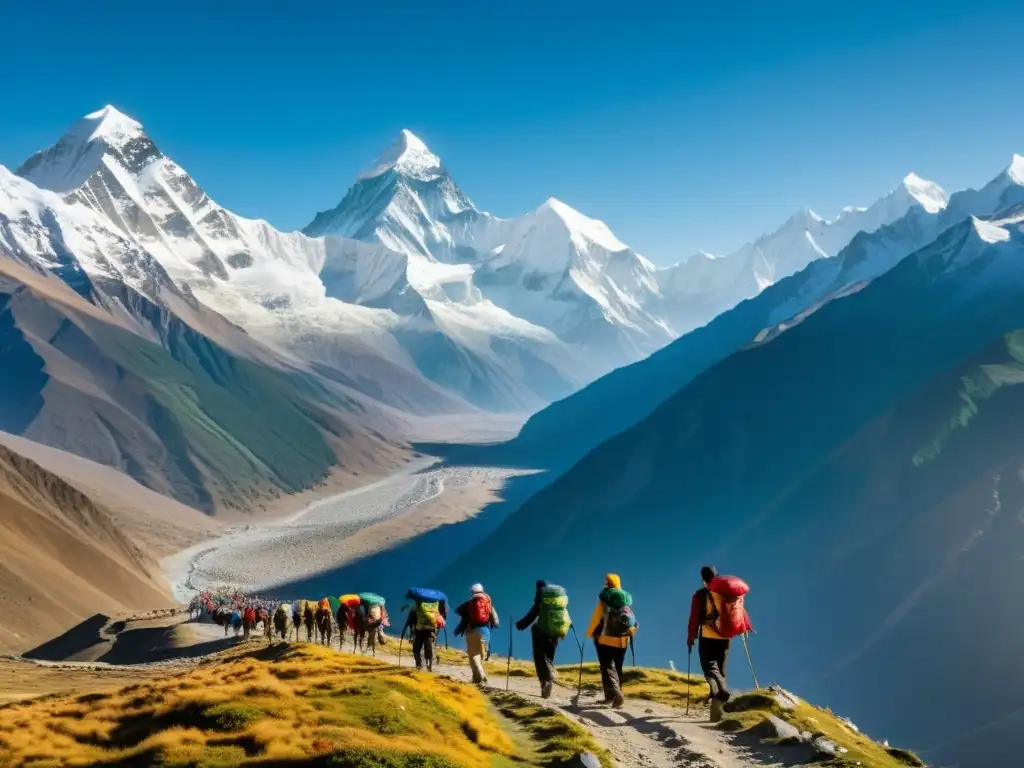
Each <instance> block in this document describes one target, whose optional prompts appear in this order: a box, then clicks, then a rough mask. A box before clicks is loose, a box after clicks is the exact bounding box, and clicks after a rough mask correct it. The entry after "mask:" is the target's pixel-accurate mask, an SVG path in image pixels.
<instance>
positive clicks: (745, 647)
mask: <svg viewBox="0 0 1024 768" xmlns="http://www.w3.org/2000/svg"><path fill="white" fill-rule="evenodd" d="M740 639H741V640H743V650H744V651H746V653H747V664H749V665H750V676H751V677H752V678H754V690H757V691H759V690H761V686H760V685H758V684H757V672H755V671H754V660H753V659H752V658H751V657H750V646H749V645H747V633H746V632H744V633H743V634H742V635H740Z"/></svg>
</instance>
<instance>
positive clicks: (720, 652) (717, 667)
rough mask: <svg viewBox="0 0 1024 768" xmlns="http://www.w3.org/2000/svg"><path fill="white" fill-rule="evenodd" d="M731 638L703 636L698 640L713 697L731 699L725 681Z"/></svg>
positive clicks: (703, 668)
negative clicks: (722, 638)
mask: <svg viewBox="0 0 1024 768" xmlns="http://www.w3.org/2000/svg"><path fill="white" fill-rule="evenodd" d="M731 642H732V641H730V640H719V639H717V638H712V637H702V638H700V640H699V641H698V642H697V653H698V655H699V656H700V668H701V670H702V671H703V672H704V677H705V679H706V680H707V681H708V686H710V688H711V698H713V699H718V700H719V701H728V700H729V687H728V686H727V685H726V682H725V662H726V661H727V660H728V659H729V644H730V643H731Z"/></svg>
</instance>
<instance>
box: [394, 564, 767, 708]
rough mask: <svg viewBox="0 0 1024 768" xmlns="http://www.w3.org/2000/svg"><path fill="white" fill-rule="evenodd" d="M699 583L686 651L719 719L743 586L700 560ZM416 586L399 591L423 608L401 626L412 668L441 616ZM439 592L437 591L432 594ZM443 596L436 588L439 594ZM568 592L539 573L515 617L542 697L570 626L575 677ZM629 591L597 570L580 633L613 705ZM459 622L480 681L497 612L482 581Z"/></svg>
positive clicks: (626, 644) (746, 620)
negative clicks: (696, 662) (526, 637)
mask: <svg viewBox="0 0 1024 768" xmlns="http://www.w3.org/2000/svg"><path fill="white" fill-rule="evenodd" d="M700 576H701V581H702V583H703V586H702V587H701V588H700V589H698V590H697V591H696V592H694V594H693V597H692V599H691V601H690V617H689V622H688V626H687V638H686V644H687V653H688V654H690V653H692V651H693V646H694V644H696V645H697V651H698V657H699V659H700V666H701V670H702V672H703V674H704V678H705V680H707V683H708V688H709V693H710V704H711V720H712V721H713V722H717V721H719V720H721V718H722V713H723V705H724V704H725V703H726V702H727V701H728V700H729V698H730V693H729V688H728V685H727V683H726V677H725V674H726V661H727V660H728V657H729V647H730V645H731V643H732V639H733V638H735V637H741V636H743V635H745V634H746V633H747V632H750V631H752V629H753V627H752V625H751V622H750V617H749V616H748V614H747V612H746V609H745V607H744V604H743V598H744V595H745V594H746V593H747V592H748V591H749V588H748V587H747V585H746V583H745V582H743V580H741V579H739V578H736V577H735V576H719V575H718V573H717V572H716V571H715V569H714V568H713V567H712V566H704V567H703V568H702V569H701V572H700ZM422 593H423V591H420V592H419V593H417V592H416V591H415V590H410V593H409V595H407V597H411V598H413V599H414V600H416V602H417V605H420V604H422V603H424V602H427V603H428V604H429V609H428V610H427V611H426V612H425V613H424V614H423V615H422V620H421V618H420V616H421V612H420V611H419V610H417V611H415V612H413V613H410V616H409V621H408V622H407V625H406V626H407V627H408V628H410V629H412V631H413V638H414V640H413V654H414V656H415V659H416V666H417V668H420V667H422V664H423V660H422V659H421V650H423V651H424V653H425V659H426V665H427V669H428V670H429V669H430V668H431V664H432V658H433V643H434V641H435V640H436V629H437V626H438V622H437V621H436V616H440V617H441V618H440V626H443V621H444V616H445V613H444V600H441V601H440V603H435V602H432V601H425V600H422V599H420V598H421V597H422ZM436 595H441V593H435V595H434V596H435V597H436ZM442 597H443V595H442ZM568 606H569V598H568V595H567V594H566V591H565V589H564V588H562V587H560V586H558V585H556V584H549V583H548V582H546V581H543V580H540V581H537V583H536V589H535V591H534V596H533V605H532V606H531V607H530V610H529V611H528V612H527V613H526V615H525V616H523V618H521V619H520V620H519V621H517V622H516V623H515V626H516V629H518V630H519V631H520V632H523V631H525V630H526V629H529V630H530V634H531V639H532V650H533V661H534V668H535V669H536V674H537V680H538V682H539V683H540V694H541V697H542V698H545V699H546V698H549V697H550V696H551V693H552V690H553V688H554V685H555V683H556V681H557V674H558V673H557V671H556V669H555V654H556V652H557V650H558V645H559V643H560V642H561V641H562V640H564V639H565V638H566V637H567V636H568V634H569V633H570V632H572V633H573V636H574V638H575V639H576V643H577V645H578V648H579V651H580V681H581V682H582V663H583V653H584V646H583V644H582V643H581V642H580V640H579V638H578V637H577V636H576V630H575V627H574V626H573V622H572V618H571V617H570V616H569V609H568ZM632 606H633V597H632V595H630V593H629V592H627V591H626V590H624V589H623V588H622V579H621V578H620V577H619V575H618V574H615V573H609V574H607V575H606V576H605V579H604V586H603V588H602V589H601V591H600V593H599V594H598V596H597V605H596V606H595V607H594V611H593V613H592V614H591V617H590V623H589V625H588V626H587V631H586V638H588V639H590V640H593V642H594V645H595V648H596V651H597V660H598V667H599V668H600V673H601V687H602V689H603V693H604V702H605V704H609V705H611V706H612V707H613V708H616V709H618V708H621V707H622V706H623V704H624V702H625V697H624V696H623V693H622V681H623V671H622V670H623V665H624V664H625V660H626V651H627V650H628V649H630V648H632V645H633V638H634V637H635V635H636V633H637V631H638V630H639V629H640V624H639V622H638V621H637V619H636V616H635V614H634V613H633V607H632ZM455 613H456V615H457V616H458V617H459V624H458V626H457V627H456V629H455V634H456V635H464V636H465V639H466V653H467V655H468V656H469V666H470V669H471V671H472V675H473V682H474V683H477V684H479V685H485V684H487V670H486V667H485V661H486V660H487V658H488V657H489V656H490V645H491V632H492V630H495V629H497V628H498V627H499V619H498V612H497V610H496V609H495V607H494V605H493V603H492V601H491V598H490V597H489V596H488V595H487V593H486V592H485V591H484V588H483V585H481V584H474V585H473V586H472V587H470V598H469V600H467V601H466V602H464V603H462V604H461V605H460V606H459V607H458V608H456V609H455Z"/></svg>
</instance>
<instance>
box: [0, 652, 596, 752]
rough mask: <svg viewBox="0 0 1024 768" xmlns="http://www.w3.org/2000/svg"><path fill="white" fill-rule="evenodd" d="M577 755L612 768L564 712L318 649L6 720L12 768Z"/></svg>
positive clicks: (36, 707) (25, 710)
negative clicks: (494, 697)
mask: <svg viewBox="0 0 1024 768" xmlns="http://www.w3.org/2000/svg"><path fill="white" fill-rule="evenodd" d="M499 710H501V712H504V714H501V713H500V712H499ZM575 750H582V751H588V750H592V751H595V752H596V753H597V754H599V755H600V756H601V757H602V758H603V764H604V765H607V766H609V768H610V765H611V763H610V760H609V759H608V758H607V756H606V755H605V754H604V752H603V750H601V749H600V748H599V747H598V746H597V745H596V744H594V742H593V741H592V740H591V739H590V738H589V735H588V734H587V733H586V732H585V731H583V730H582V729H581V728H579V727H578V726H574V725H573V724H571V723H569V722H568V721H566V720H564V718H562V717H561V716H559V715H556V714H554V713H552V712H549V711H545V710H542V709H541V708H538V707H531V706H529V705H527V704H526V703H525V702H522V701H517V700H513V699H511V698H504V697H503V698H501V699H499V700H498V702H497V704H496V705H495V704H492V703H491V701H489V700H488V698H487V697H486V696H485V695H484V694H483V693H482V692H480V691H479V690H478V689H476V688H475V687H473V686H469V685H465V684H462V683H458V682H454V681H452V680H449V679H445V678H442V677H438V676H434V675H429V674H422V673H419V672H415V671H412V670H410V669H399V668H397V667H393V666H389V665H386V664H383V663H381V662H377V661H374V660H372V659H368V658H365V657H357V656H351V655H344V654H339V653H336V652H334V651H330V650H327V649H324V648H321V647H318V646H315V645H304V646H298V647H289V646H287V645H280V646H275V647H272V648H265V647H261V648H259V649H258V650H253V649H252V648H251V647H250V648H249V649H248V650H241V651H233V652H227V653H225V654H224V655H222V656H221V657H220V658H218V659H216V660H213V661H208V662H205V663H203V664H201V665H200V666H199V667H198V668H196V669H195V670H194V671H191V672H187V673H183V674H177V675H172V676H169V677H165V678H158V679H156V680H153V681H149V682H144V683H139V684H137V685H133V686H130V687H128V688H125V689H122V690H120V691H116V692H112V693H108V692H105V693H95V694H90V693H85V694H81V695H77V696H69V697H63V696H61V697H49V698H46V699H42V700H36V701H30V702H24V703H15V704H10V705H7V706H5V707H0V763H2V764H3V765H10V766H12V767H13V766H29V765H31V766H37V767H39V768H42V766H70V765H108V766H166V767H169V766H196V765H204V766H224V767H225V768H227V767H228V766H240V765H260V766H282V767H283V766H297V765H311V766H313V765H335V766H349V767H350V768H356V767H359V768H363V767H364V766H365V768H369V767H370V766H375V767H376V766H383V767H386V768H455V767H457V766H461V767H463V768H494V767H495V766H512V765H521V766H524V768H527V767H528V766H546V765H555V764H556V763H557V762H558V761H559V760H560V759H566V758H568V757H571V756H572V754H575Z"/></svg>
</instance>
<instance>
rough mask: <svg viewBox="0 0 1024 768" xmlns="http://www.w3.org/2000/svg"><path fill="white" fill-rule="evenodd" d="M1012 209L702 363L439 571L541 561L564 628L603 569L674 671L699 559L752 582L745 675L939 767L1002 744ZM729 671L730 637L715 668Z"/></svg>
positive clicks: (1010, 615) (647, 641)
mask: <svg viewBox="0 0 1024 768" xmlns="http://www.w3.org/2000/svg"><path fill="white" fill-rule="evenodd" d="M971 227H975V225H973V224H972V225H971ZM1015 227H1016V224H1014V225H1011V226H1010V227H1007V230H1006V231H1004V235H1005V234H1007V233H1009V237H1008V238H1006V239H1000V238H1003V237H1004V235H994V234H993V233H991V232H989V231H988V230H986V229H985V228H984V227H981V228H980V229H972V228H969V227H967V226H963V227H957V228H954V229H952V230H950V231H949V232H947V233H946V234H945V235H943V237H941V238H940V239H939V240H938V241H936V243H935V244H934V245H933V246H930V247H929V248H928V249H925V250H924V251H921V252H920V253H918V254H915V255H914V256H912V257H910V258H908V259H906V260H904V261H903V262H902V263H901V264H900V265H899V266H898V267H896V268H895V269H894V270H892V271H891V272H889V273H888V274H886V275H885V276H884V277H883V278H879V279H878V280H876V281H875V282H874V283H872V284H870V285H869V286H867V287H866V288H864V289H863V290H861V291H860V292H858V293H855V294H853V295H850V296H847V297H845V298H841V299H838V300H835V301H832V302H830V303H828V304H827V305H825V306H824V307H822V308H821V309H819V310H818V311H817V312H815V313H814V314H812V315H811V316H810V317H808V318H807V319H805V320H804V321H803V322H802V323H798V324H796V325H795V326H793V327H790V328H789V329H788V330H785V331H784V332H781V333H778V334H768V335H767V336H766V338H767V341H765V342H763V343H760V344H756V345H752V346H751V347H749V348H748V349H746V350H744V351H742V352H740V353H737V354H735V355H733V356H731V357H729V358H727V359H726V360H724V361H722V362H721V363H719V364H718V365H715V366H713V367H712V368H710V369H709V370H708V371H707V372H705V373H704V374H702V375H700V376H698V377H697V378H696V379H695V380H694V381H692V382H691V383H690V384H689V385H688V386H686V387H684V388H683V389H682V390H680V391H679V392H678V393H677V394H676V395H674V396H673V397H671V398H670V399H669V400H667V401H666V402H665V403H664V404H663V405H662V406H661V407H660V408H659V409H657V410H656V411H655V412H654V413H653V414H652V415H651V416H650V417H649V418H648V419H645V420H644V421H642V422H641V423H639V424H638V425H636V426H635V427H633V428H632V429H629V430H627V431H626V432H624V433H622V434H620V435H618V436H617V437H615V438H613V439H611V440H609V441H608V442H606V443H604V444H603V445H601V446H600V447H599V448H597V449H595V450H594V451H593V452H591V453H590V454H589V455H588V456H587V457H586V458H585V459H584V460H583V461H581V462H580V463H579V464H577V465H576V466H575V467H573V468H572V469H571V470H570V471H569V472H567V473H566V474H565V475H563V476H562V477H560V478H559V479H558V480H556V481H555V482H554V483H552V485H551V486H550V487H548V488H547V489H545V490H544V491H542V492H541V493H539V494H538V495H537V496H535V497H534V498H533V499H531V500H530V501H529V502H528V503H527V504H526V505H525V506H524V507H523V508H522V510H520V511H519V512H517V513H516V514H514V515H513V516H512V517H511V518H510V519H509V520H508V521H507V522H506V523H505V524H504V525H503V526H502V527H501V528H500V529H499V530H498V531H496V533H495V534H494V535H493V536H492V537H491V538H490V539H489V540H488V541H487V542H485V543H484V544H482V545H481V546H479V547H477V548H476V549H475V550H474V551H473V552H471V553H469V554H468V555H467V556H465V557H464V558H462V559H461V560H460V561H459V562H458V563H456V564H455V566H454V567H453V568H451V569H449V571H448V572H447V573H446V574H445V575H444V577H443V579H442V586H445V585H448V584H451V583H455V584H458V583H461V582H465V581H466V580H467V579H472V580H482V581H483V583H485V584H487V585H488V588H489V590H490V591H491V594H492V595H493V596H494V597H495V599H496V600H498V599H501V600H506V601H507V600H515V601H517V602H523V601H524V600H527V599H528V593H529V591H530V588H529V585H530V584H532V582H533V580H534V579H537V578H546V579H550V580H553V581H557V582H560V583H563V584H564V585H565V586H566V587H568V588H569V589H570V593H571V595H572V596H573V604H574V605H575V606H576V608H575V610H574V611H573V614H574V615H575V616H576V619H577V622H578V623H582V621H581V614H584V613H585V612H586V611H589V610H590V609H591V607H592V601H593V600H594V598H596V594H597V592H598V591H599V589H600V586H601V579H602V576H603V574H604V573H605V572H606V571H616V572H618V573H620V574H621V575H622V576H623V579H624V586H625V587H626V588H627V589H629V590H631V591H632V592H633V594H634V597H635V600H636V603H635V606H636V610H637V615H638V617H639V619H640V622H641V624H642V625H644V629H643V630H641V633H640V635H639V637H638V641H637V655H638V657H639V659H640V660H641V661H642V662H643V663H651V664H662V665H664V664H667V662H668V660H669V659H672V660H674V661H675V662H676V665H677V666H679V664H680V663H681V661H682V657H683V655H684V654H685V653H686V649H685V644H684V643H685V622H686V612H687V609H688V599H689V595H690V593H691V591H692V590H693V589H694V588H696V587H697V586H699V583H698V581H699V580H698V577H697V574H698V570H699V568H700V566H701V565H703V564H705V563H706V562H711V563H714V564H715V565H717V566H718V567H719V568H720V569H722V570H723V571H727V572H737V573H739V574H741V575H742V576H744V577H745V578H747V579H748V580H749V581H750V583H751V584H752V586H753V592H752V594H751V597H750V609H751V611H752V613H753V616H754V621H755V626H756V627H757V629H758V633H759V634H758V635H757V636H755V637H754V638H753V639H752V650H753V653H754V656H755V661H756V662H757V665H758V667H759V673H760V677H761V679H762V681H763V680H766V679H767V680H784V681H786V682H787V683H788V684H790V685H792V686H794V688H796V689H798V690H800V691H801V692H803V693H805V694H806V695H808V696H809V697H811V698H817V699H819V700H824V701H828V702H829V704H830V705H831V706H832V707H833V708H835V709H836V710H838V711H840V712H842V713H844V714H847V715H849V716H851V717H852V718H853V719H854V721H855V722H857V723H858V724H860V725H861V726H862V727H865V728H866V729H867V730H868V731H869V732H873V733H875V734H876V735H878V736H881V737H885V738H890V739H892V740H893V741H899V742H900V743H904V744H908V745H910V746H912V747H915V748H919V749H922V750H924V751H925V752H926V753H928V757H930V758H932V759H934V760H937V761H938V762H940V763H943V764H954V765H958V766H961V767H962V768H974V767H975V766H979V767H980V766H986V765H992V764H1010V762H1012V760H1010V756H1011V755H1015V754H1019V750H1020V749H1021V748H1022V747H1024V741H1022V737H1021V736H1020V734H1021V731H1020V729H1019V728H1016V729H1015V728H1014V726H1013V724H1012V723H1014V722H1016V721H1013V720H1012V713H1013V712H1014V711H1015V709H1016V708H1018V707H1019V701H1018V700H1017V697H1016V694H1015V692H1016V691H1019V690H1020V687H1019V686H1020V685H1022V684H1024V675H1022V674H1021V673H1020V670H1021V667H1020V665H1019V664H1017V657H1016V654H1017V650H1016V648H1017V646H1018V645H1019V642H1018V641H1019V638H1020V636H1021V632H1024V611H1022V609H1021V605H1024V602H1022V600H1021V598H1022V597H1024V586H1022V585H1024V580H1022V578H1021V577H1022V576H1024V573H1022V570H1024V566H1022V564H1024V560H1022V555H1024V517H1022V514H1024V511H1022V510H1024V484H1022V480H1021V469H1022V467H1024V461H1022V459H1024V453H1022V449H1024V442H1022V440H1021V438H1020V436H1019V429H1016V428H1015V427H1016V425H1018V424H1019V423H1020V417H1021V416H1022V415H1024V414H1022V412H1021V409H1022V408H1024V389H1021V388H1020V387H1019V385H1018V384H1017V382H1018V381H1020V380H1021V374H1022V373H1024V367H1022V361H1024V353H1022V346H1021V344H1022V339H1024V337H1022V336H1020V335H1017V334H1013V335H1010V336H1008V337H1007V338H1006V339H1003V336H1004V334H1008V333H1011V332H1012V331H1014V330H1015V329H1017V328H1021V327H1024V302H1022V301H1021V298H1022V296H1024V289H1022V286H1021V281H1020V279H1019V278H1018V277H1017V274H1018V273H1019V268H1018V265H1019V256H1020V249H1019V243H1018V242H1017V241H1018V240H1019V236H1020V233H1019V232H1017V231H1016V229H1015ZM979 233H980V234H981V235H982V237H980V238H979V237H978V234H979ZM986 238H988V239H986ZM990 240H992V241H993V242H990ZM466 583H469V582H466ZM744 666H745V665H744V660H743V657H742V653H741V652H740V651H739V650H738V649H737V655H736V656H735V657H734V658H733V661H732V674H733V677H734V682H735V684H737V685H741V686H742V685H747V684H749V674H748V673H747V672H746V670H745V669H744ZM951 677H952V678H955V681H954V680H951ZM880 702H881V703H880ZM1003 717H1007V718H1010V719H1008V720H1007V721H1006V722H1005V723H1004V724H1002V725H997V726H993V727H992V728H991V729H989V730H981V731H979V732H978V735H977V736H971V735H970V734H971V732H973V731H974V730H975V729H983V728H984V727H985V726H986V725H988V724H990V723H992V722H993V721H996V720H999V719H1000V718H1003ZM1000 729H1002V730H1000Z"/></svg>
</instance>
